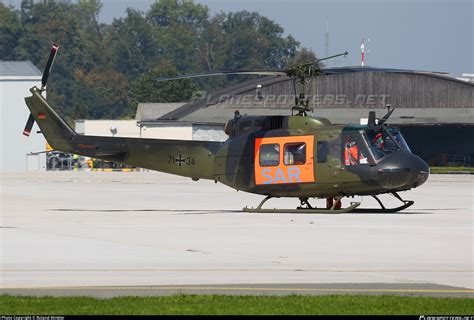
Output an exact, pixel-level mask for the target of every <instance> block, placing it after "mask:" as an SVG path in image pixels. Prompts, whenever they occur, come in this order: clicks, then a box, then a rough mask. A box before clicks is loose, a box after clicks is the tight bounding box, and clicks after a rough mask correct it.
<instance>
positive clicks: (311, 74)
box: [285, 51, 348, 116]
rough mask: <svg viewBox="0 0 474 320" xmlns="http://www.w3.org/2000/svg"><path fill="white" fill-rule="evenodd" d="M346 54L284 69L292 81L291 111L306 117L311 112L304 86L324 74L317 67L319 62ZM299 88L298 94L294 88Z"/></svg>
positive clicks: (343, 54)
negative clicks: (293, 102)
mask: <svg viewBox="0 0 474 320" xmlns="http://www.w3.org/2000/svg"><path fill="white" fill-rule="evenodd" d="M347 54H348V52H347V51H346V52H344V53H339V54H336V55H333V56H329V57H325V58H322V59H318V60H315V61H311V62H308V63H303V64H299V65H296V66H293V67H290V68H288V69H286V70H285V71H286V75H287V76H288V77H290V78H292V80H293V89H294V90H295V105H294V106H293V107H292V108H291V111H292V113H293V111H298V115H300V116H306V115H307V112H310V111H313V109H311V108H310V107H309V98H307V97H306V96H305V92H306V84H307V82H308V84H309V83H311V81H312V80H313V78H315V77H317V76H319V75H321V74H324V71H322V70H321V68H320V67H319V62H321V61H324V60H329V59H333V58H336V57H340V56H347ZM297 85H298V86H299V94H297V92H296V87H297Z"/></svg>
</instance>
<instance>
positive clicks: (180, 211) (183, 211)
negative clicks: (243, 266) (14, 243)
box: [49, 208, 242, 215]
mask: <svg viewBox="0 0 474 320" xmlns="http://www.w3.org/2000/svg"><path fill="white" fill-rule="evenodd" d="M49 211H58V212H90V213H101V212H102V213H129V212H156V213H160V212H171V213H175V214H181V215H191V214H217V213H241V212H242V211H241V210H215V209H202V210H197V209H196V210H188V209H83V208H81V209H75V208H53V209H49Z"/></svg>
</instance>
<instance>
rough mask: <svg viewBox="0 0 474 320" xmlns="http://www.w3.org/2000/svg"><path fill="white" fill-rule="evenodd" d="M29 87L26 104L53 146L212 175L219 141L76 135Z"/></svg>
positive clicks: (194, 175)
mask: <svg viewBox="0 0 474 320" xmlns="http://www.w3.org/2000/svg"><path fill="white" fill-rule="evenodd" d="M30 91H31V93H32V96H31V97H27V98H25V101H26V105H27V106H28V108H29V109H30V111H31V114H32V115H33V117H34V119H35V121H36V122H37V123H38V126H39V127H40V129H41V132H42V133H43V135H44V136H45V138H46V140H47V141H48V143H49V144H50V145H51V147H52V148H53V149H55V150H58V151H63V152H67V153H73V154H78V155H83V156H87V157H91V158H97V159H103V160H107V161H114V162H120V163H125V164H129V165H134V166H138V167H141V168H146V169H151V170H156V171H161V172H166V173H171V174H176V175H181V176H185V177H191V178H193V179H214V173H213V163H214V154H215V153H216V152H217V151H218V150H219V149H220V147H221V146H222V143H221V142H207V141H185V140H162V139H142V138H116V137H99V136H86V135H79V134H77V133H76V132H75V131H74V130H73V129H72V128H71V127H70V126H69V125H68V124H67V122H66V121H65V120H64V119H63V118H61V117H60V116H59V115H58V114H57V113H56V111H55V110H54V109H53V108H52V107H51V106H50V105H49V104H48V102H47V101H46V100H45V99H44V97H43V96H42V95H41V90H40V89H38V88H37V87H33V88H32V89H31V90H30Z"/></svg>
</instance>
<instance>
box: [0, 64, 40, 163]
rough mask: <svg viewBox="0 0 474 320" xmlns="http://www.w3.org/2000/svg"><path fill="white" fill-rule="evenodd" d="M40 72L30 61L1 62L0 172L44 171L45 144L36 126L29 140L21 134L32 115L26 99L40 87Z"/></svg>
mask: <svg viewBox="0 0 474 320" xmlns="http://www.w3.org/2000/svg"><path fill="white" fill-rule="evenodd" d="M41 76H42V74H41V72H40V71H39V70H38V69H37V68H36V67H35V66H34V65H33V64H32V63H31V62H29V61H1V60H0V141H1V148H2V151H1V157H0V172H21V171H25V170H45V169H46V155H45V153H41V152H42V151H44V150H45V149H46V141H45V139H44V137H43V135H42V134H40V133H38V130H39V128H38V126H37V125H36V124H35V125H34V126H33V129H32V130H31V135H30V137H28V138H27V137H25V136H24V135H23V134H22V132H23V128H24V126H25V124H26V120H27V119H28V116H29V114H30V111H29V110H28V108H27V106H26V104H25V100H24V98H25V97H26V96H28V95H30V91H29V89H30V88H31V87H33V86H35V85H36V86H40V85H41Z"/></svg>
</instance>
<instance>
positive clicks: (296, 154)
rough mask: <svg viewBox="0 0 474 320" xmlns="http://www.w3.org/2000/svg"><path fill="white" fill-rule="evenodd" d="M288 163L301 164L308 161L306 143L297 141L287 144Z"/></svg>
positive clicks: (286, 161) (286, 162)
mask: <svg viewBox="0 0 474 320" xmlns="http://www.w3.org/2000/svg"><path fill="white" fill-rule="evenodd" d="M284 162H285V164H286V165H300V164H305V163H306V143H304V142H296V143H287V144H285V157H284Z"/></svg>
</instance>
